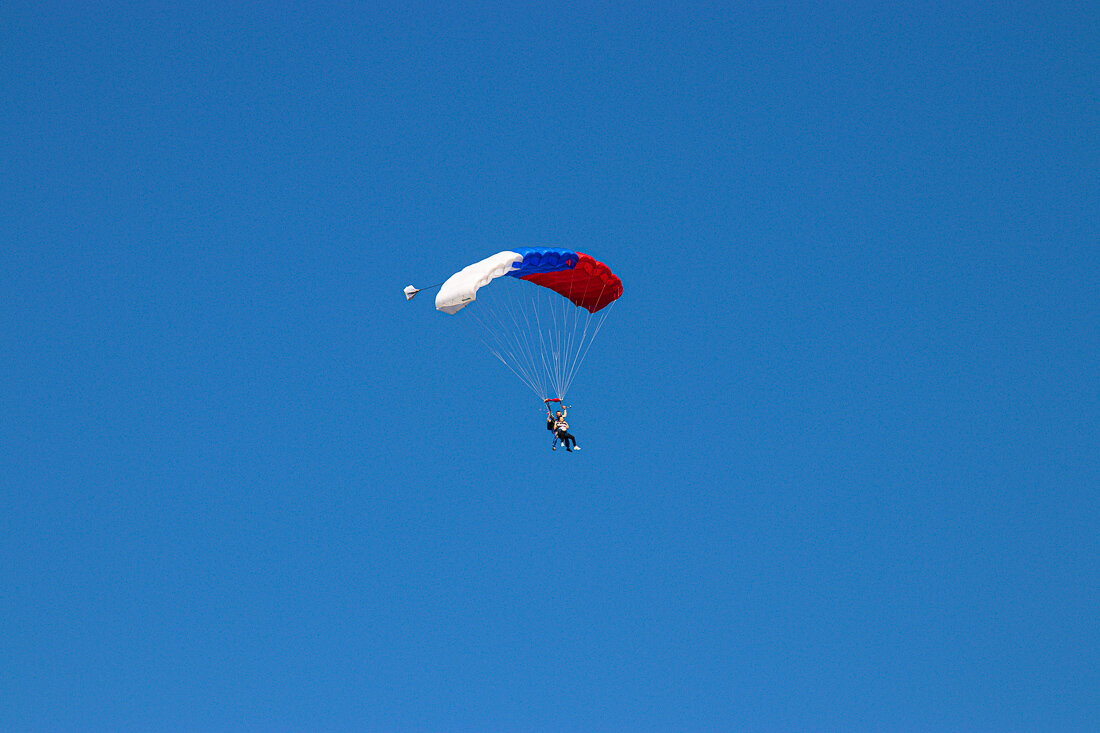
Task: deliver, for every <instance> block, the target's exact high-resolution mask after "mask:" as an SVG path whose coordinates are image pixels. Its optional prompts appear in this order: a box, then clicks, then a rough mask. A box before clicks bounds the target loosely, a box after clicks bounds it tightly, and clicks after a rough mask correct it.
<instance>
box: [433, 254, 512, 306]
mask: <svg viewBox="0 0 1100 733" xmlns="http://www.w3.org/2000/svg"><path fill="white" fill-rule="evenodd" d="M522 260H523V255H521V254H517V253H515V252H498V253H496V254H495V255H493V256H492V257H486V258H485V259H483V260H482V261H481V262H475V263H474V264H472V265H469V266H467V267H463V268H462V269H461V270H459V271H458V272H456V273H455V274H453V275H451V276H450V277H449V278H447V282H445V283H443V285H442V287H440V288H439V292H438V293H436V296H435V309H436V310H440V311H443V312H444V313H450V314H452V315H453V314H455V313H458V312H459V311H460V310H462V309H463V308H465V307H466V306H467V305H469V304H470V303H473V302H474V300H475V299H476V298H477V291H478V288H481V287H484V286H485V285H488V284H489V281H490V280H494V279H496V278H498V277H501V276H502V275H504V274H506V273H508V272H510V271H512V270H515V269H517V268H516V267H515V264H516V263H517V262H521V261H522Z"/></svg>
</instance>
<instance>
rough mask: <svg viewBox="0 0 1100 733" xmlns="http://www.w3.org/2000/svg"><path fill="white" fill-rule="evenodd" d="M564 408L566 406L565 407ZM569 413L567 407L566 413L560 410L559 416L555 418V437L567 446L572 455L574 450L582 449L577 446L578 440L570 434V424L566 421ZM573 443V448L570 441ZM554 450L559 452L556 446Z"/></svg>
mask: <svg viewBox="0 0 1100 733" xmlns="http://www.w3.org/2000/svg"><path fill="white" fill-rule="evenodd" d="M563 407H564V405H563ZM568 412H569V408H568V407H565V408H564V412H563V411H562V410H558V412H557V415H555V416H554V435H556V436H557V439H558V440H560V441H561V444H562V445H563V446H565V449H566V450H567V451H569V452H570V453H572V452H573V451H574V450H580V449H581V447H580V446H579V445H577V439H576V438H574V437H573V436H572V434H570V432H569V423H567V422H566V421H565V416H566V414H567V413H568ZM570 440H572V441H573V447H572V448H570V447H569V441H570ZM554 450H557V448H556V446H555V448H554Z"/></svg>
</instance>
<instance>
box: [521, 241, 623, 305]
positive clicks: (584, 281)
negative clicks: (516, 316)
mask: <svg viewBox="0 0 1100 733" xmlns="http://www.w3.org/2000/svg"><path fill="white" fill-rule="evenodd" d="M523 279H524V280H530V281H531V282H533V283H535V284H536V285H541V286H542V287H544V288H550V289H551V290H553V291H554V292H556V293H560V294H561V295H563V296H565V297H566V298H568V299H569V300H571V301H573V304H574V305H577V306H580V307H581V308H586V309H588V312H589V313H595V312H596V311H598V310H599V309H600V308H603V307H604V306H605V305H607V304H608V303H610V302H611V301H613V300H615V299H616V298H618V297H619V296H620V295H622V294H623V283H622V281H621V280H619V277H618V276H617V275H616V274H615V273H613V272H611V268H610V267H608V266H607V265H605V264H604V263H602V262H599V261H597V260H594V259H592V258H591V257H590V256H588V255H586V254H582V253H580V252H578V253H577V266H576V267H575V268H573V269H572V270H559V271H557V272H540V273H536V274H534V275H528V276H527V277H525V278H523Z"/></svg>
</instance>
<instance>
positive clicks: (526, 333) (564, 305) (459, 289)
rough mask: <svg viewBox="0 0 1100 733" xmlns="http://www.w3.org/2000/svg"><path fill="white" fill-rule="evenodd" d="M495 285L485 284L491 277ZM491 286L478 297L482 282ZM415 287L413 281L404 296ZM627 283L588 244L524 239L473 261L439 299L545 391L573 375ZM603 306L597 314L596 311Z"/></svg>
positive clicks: (440, 306)
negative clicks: (574, 246) (534, 243)
mask: <svg viewBox="0 0 1100 733" xmlns="http://www.w3.org/2000/svg"><path fill="white" fill-rule="evenodd" d="M490 284H491V287H487V288H486V286H487V285H490ZM481 288H486V289H485V290H484V291H483V292H482V293H481V296H482V297H481V298H480V299H479V298H478V290H480V289H481ZM417 292H419V291H418V290H417V289H416V288H414V287H412V286H411V285H410V286H409V287H408V288H406V289H405V297H406V298H408V299H411V298H412V297H413V296H414V295H415V294H416V293H417ZM622 294H623V284H622V281H621V280H619V278H618V276H617V275H615V274H614V273H613V272H611V268H609V267H608V266H607V265H605V264H604V263H602V262H598V261H597V260H595V259H594V258H592V257H590V256H589V255H586V254H584V253H583V252H575V251H573V250H568V249H559V248H556V247H522V248H519V249H514V250H508V251H505V252H498V253H497V254H495V255H493V256H491V257H486V258H485V259H483V260H481V261H480V262H475V263H474V264H472V265H468V266H466V267H464V268H462V269H461V270H459V271H458V272H456V273H455V274H453V275H451V276H450V277H449V278H448V279H447V281H446V282H444V283H443V284H442V286H441V287H440V289H439V293H438V294H437V295H436V298H435V307H436V309H437V310H441V311H443V312H444V313H450V314H451V315H454V314H456V313H458V312H459V311H460V310H462V309H464V308H466V306H468V305H471V304H473V303H474V302H475V300H476V301H477V305H476V306H475V307H473V308H470V309H469V310H468V311H466V313H464V314H463V316H462V317H460V318H459V320H460V321H462V322H463V323H468V324H472V327H473V326H476V328H473V330H474V332H475V333H476V334H477V336H478V337H479V338H480V340H481V341H482V342H483V343H484V344H485V346H486V347H487V348H488V349H489V351H490V353H492V354H493V355H494V356H496V357H497V358H498V359H500V361H501V362H503V363H504V364H505V365H506V366H507V367H508V368H509V369H511V370H512V371H513V372H514V373H515V374H516V375H517V376H518V377H519V378H520V379H522V380H523V381H524V382H525V383H526V384H527V385H528V386H529V387H530V388H531V390H532V391H534V392H535V394H537V395H538V397H539V399H543V398H547V397H550V396H551V395H553V396H556V398H558V399H559V400H560V399H561V398H563V397H564V396H565V392H566V390H568V389H569V386H570V385H571V384H572V382H573V378H574V377H575V376H576V374H577V370H578V369H579V368H580V366H581V363H582V362H583V361H584V359H585V357H586V356H587V355H588V351H589V349H590V348H591V346H592V342H593V340H594V339H595V337H596V334H597V333H599V331H600V328H602V326H603V323H604V321H605V320H606V318H607V315H608V313H609V312H610V311H611V308H608V307H607V306H609V305H612V304H614V303H615V301H616V300H617V299H618V298H619V296H620V295H622ZM597 314H598V315H597Z"/></svg>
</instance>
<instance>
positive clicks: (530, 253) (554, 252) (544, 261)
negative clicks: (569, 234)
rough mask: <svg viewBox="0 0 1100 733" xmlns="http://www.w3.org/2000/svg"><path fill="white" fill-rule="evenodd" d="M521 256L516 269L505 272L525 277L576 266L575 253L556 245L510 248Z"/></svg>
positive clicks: (570, 268) (576, 258)
mask: <svg viewBox="0 0 1100 733" xmlns="http://www.w3.org/2000/svg"><path fill="white" fill-rule="evenodd" d="M512 251H513V252H515V253H516V254H518V255H521V256H522V257H523V261H522V262H517V263H516V266H517V267H519V269H518V270H512V271H511V272H509V273H507V274H509V275H511V276H512V277H519V278H523V277H527V276H529V275H537V274H539V273H541V272H560V271H562V270H572V269H573V268H575V267H576V266H577V261H578V259H579V258H578V257H577V253H576V252H574V251H572V250H568V249H560V248H558V247H519V248H518V249H514V250H512Z"/></svg>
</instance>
